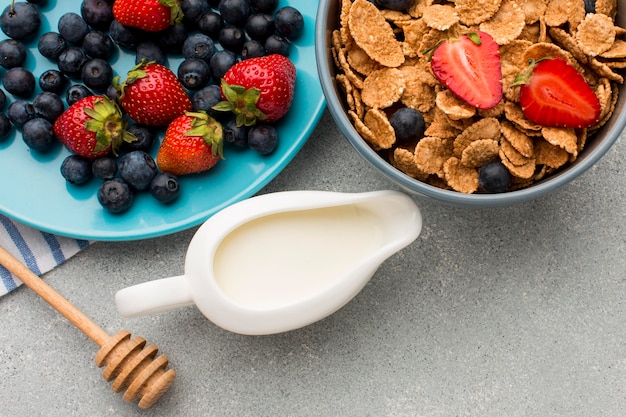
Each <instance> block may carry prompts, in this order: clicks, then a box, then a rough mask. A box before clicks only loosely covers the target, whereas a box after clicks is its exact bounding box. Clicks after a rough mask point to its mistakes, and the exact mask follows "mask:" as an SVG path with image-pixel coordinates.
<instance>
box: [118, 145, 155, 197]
mask: <svg viewBox="0 0 626 417" xmlns="http://www.w3.org/2000/svg"><path fill="white" fill-rule="evenodd" d="M118 170H119V173H120V177H122V179H123V180H124V181H126V182H127V183H128V184H129V185H130V186H131V187H132V188H133V189H135V190H145V189H147V188H148V187H149V186H150V182H151V181H152V178H154V176H155V175H156V173H157V167H156V163H155V162H154V159H152V157H151V156H150V155H149V154H148V153H147V152H144V151H132V152H129V153H127V154H125V155H124V156H122V157H121V158H120V160H119V163H118Z"/></svg>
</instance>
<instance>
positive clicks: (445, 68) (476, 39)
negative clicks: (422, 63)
mask: <svg viewBox="0 0 626 417" xmlns="http://www.w3.org/2000/svg"><path fill="white" fill-rule="evenodd" d="M430 65H431V68H432V70H433V74H434V75H435V77H436V78H437V79H438V80H439V81H440V82H441V83H442V84H443V85H445V86H446V87H447V88H448V89H449V90H450V91H452V92H453V93H454V94H455V95H456V96H457V97H459V98H460V99H462V100H463V101H465V102H466V103H468V104H469V105H471V106H474V107H476V108H478V109H482V110H487V109H490V108H492V107H495V106H496V105H497V104H498V103H499V102H500V100H502V68H501V67H500V52H499V50H498V44H497V43H496V42H495V41H494V40H493V38H492V37H491V35H489V34H488V33H485V32H481V31H478V32H471V33H467V34H464V35H461V36H460V37H458V38H451V39H448V40H445V41H443V42H442V43H440V44H439V45H438V46H437V47H436V48H435V50H434V52H433V54H432V57H431V61H430Z"/></svg>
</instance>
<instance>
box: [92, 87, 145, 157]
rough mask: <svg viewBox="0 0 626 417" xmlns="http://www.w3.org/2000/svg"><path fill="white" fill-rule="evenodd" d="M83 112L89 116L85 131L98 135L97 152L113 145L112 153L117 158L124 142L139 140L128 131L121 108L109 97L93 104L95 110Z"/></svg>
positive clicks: (99, 99) (104, 97)
mask: <svg viewBox="0 0 626 417" xmlns="http://www.w3.org/2000/svg"><path fill="white" fill-rule="evenodd" d="M83 112H84V113H85V114H86V115H87V116H89V119H88V120H87V121H86V122H85V129H86V130H89V131H91V132H94V133H95V134H96V141H97V144H96V146H95V149H94V151H95V152H98V151H101V150H104V149H106V148H107V147H108V146H109V144H111V152H113V154H114V155H116V156H117V150H118V149H119V147H120V145H121V144H122V142H134V141H136V140H137V138H136V137H135V136H134V135H133V134H132V133H130V132H128V131H127V130H126V121H124V119H123V117H122V111H121V110H120V108H119V107H118V106H117V104H115V102H113V101H112V100H111V99H110V98H108V97H107V96H102V97H101V98H98V99H97V100H96V101H95V102H94V103H93V108H89V107H85V108H84V109H83Z"/></svg>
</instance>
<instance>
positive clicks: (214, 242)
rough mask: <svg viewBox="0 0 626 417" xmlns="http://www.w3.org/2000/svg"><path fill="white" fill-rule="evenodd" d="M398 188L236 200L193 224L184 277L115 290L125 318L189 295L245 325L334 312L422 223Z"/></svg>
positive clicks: (273, 329)
mask: <svg viewBox="0 0 626 417" xmlns="http://www.w3.org/2000/svg"><path fill="white" fill-rule="evenodd" d="M421 226H422V223H421V215H420V212H419V209H418V208H417V206H416V205H415V202H414V201H413V200H412V199H411V198H410V197H408V196H407V195H405V194H403V193H400V192H396V191H375V192H368V193H356V194H350V193H336V192H324V191H286V192H279V193H273V194H265V195H260V196H256V197H252V198H249V199H247V200H243V201H241V202H239V203H236V204H233V205H231V206H229V207H227V208H226V209H224V210H222V211H220V212H219V213H217V214H215V215H214V216H213V217H211V218H210V219H208V220H207V221H206V222H205V223H204V224H203V225H202V226H201V227H200V228H199V229H198V231H197V232H196V234H195V235H194V237H193V239H192V240H191V242H190V244H189V248H188V250H187V255H186V258H185V272H184V274H183V275H181V276H177V277H171V278H165V279H159V280H156V281H151V282H146V283H142V284H139V285H135V286H133V287H129V288H125V289H123V290H121V291H119V292H118V293H117V294H116V297H115V299H116V304H117V308H118V311H119V313H120V314H121V315H122V316H125V317H132V316H139V315H144V314H148V313H155V312H159V311H165V310H170V309H173V308H176V307H181V306H186V305H191V304H195V305H196V306H197V307H198V308H199V309H200V311H201V312H202V313H203V314H204V315H205V316H206V317H207V318H208V319H210V320H211V321H213V322H214V323H215V324H217V325H218V326H220V327H222V328H224V329H227V330H230V331H233V332H236V333H242V334H254V335H260V334H271V333H278V332H284V331H288V330H293V329H296V328H299V327H302V326H306V325H308V324H311V323H313V322H315V321H317V320H320V319H322V318H324V317H326V316H328V315H329V314H332V313H333V312H335V311H336V310H338V309H339V308H341V307H342V306H343V305H345V304H346V303H347V302H348V301H350V300H351V299H352V298H353V297H354V296H355V295H356V294H358V292H359V291H360V290H361V289H362V288H363V287H364V286H365V284H367V282H368V281H369V279H370V278H371V277H372V275H373V274H374V273H375V272H376V270H377V269H378V267H379V266H380V264H381V263H382V262H383V261H384V260H385V259H387V258H388V257H389V256H391V255H392V254H394V253H395V252H397V251H398V250H400V249H402V248H403V247H405V246H407V245H408V244H410V243H411V242H412V241H414V240H415V239H416V238H417V236H418V235H419V233H420V231H421Z"/></svg>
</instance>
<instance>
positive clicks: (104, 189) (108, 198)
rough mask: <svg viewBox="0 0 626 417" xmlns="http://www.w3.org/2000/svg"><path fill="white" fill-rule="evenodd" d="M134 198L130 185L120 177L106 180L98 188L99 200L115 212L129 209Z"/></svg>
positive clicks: (103, 205) (107, 208)
mask: <svg viewBox="0 0 626 417" xmlns="http://www.w3.org/2000/svg"><path fill="white" fill-rule="evenodd" d="M133 199H134V196H133V192H132V191H131V189H130V187H129V186H128V184H127V183H126V182H124V180H122V179H120V178H113V179H112V180H107V181H104V182H103V183H102V185H100V188H99V189H98V202H99V203H100V204H101V205H102V207H104V208H105V209H106V210H108V211H109V212H111V213H114V214H119V213H123V212H125V211H126V210H128V209H129V208H130V207H131V206H132V204H133Z"/></svg>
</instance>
